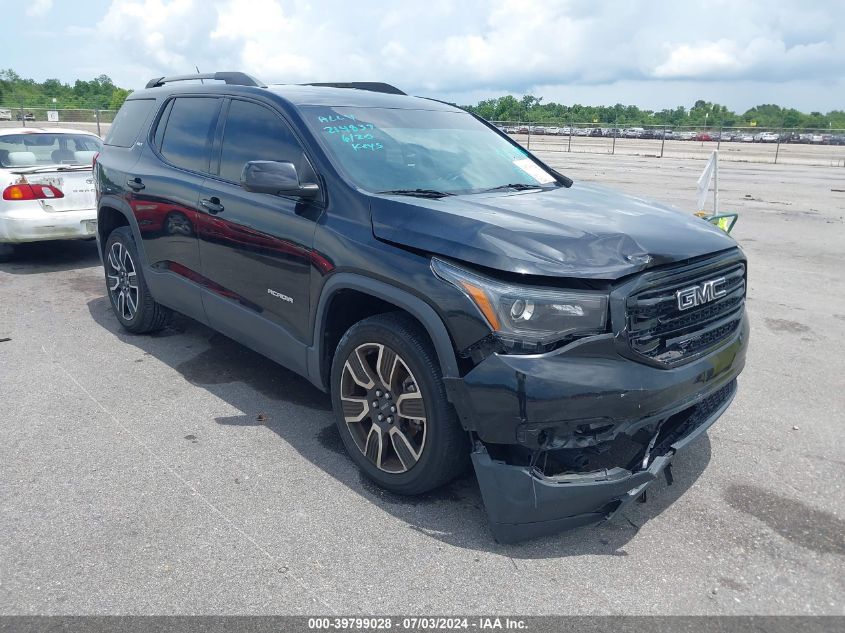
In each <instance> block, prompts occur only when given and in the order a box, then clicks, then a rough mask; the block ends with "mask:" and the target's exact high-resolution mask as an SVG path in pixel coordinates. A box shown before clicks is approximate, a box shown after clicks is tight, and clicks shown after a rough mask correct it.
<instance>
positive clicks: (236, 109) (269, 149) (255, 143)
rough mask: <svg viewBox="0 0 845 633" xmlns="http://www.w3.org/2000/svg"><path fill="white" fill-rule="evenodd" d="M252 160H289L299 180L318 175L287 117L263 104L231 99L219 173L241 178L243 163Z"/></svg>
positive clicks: (237, 180) (311, 180)
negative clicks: (297, 173)
mask: <svg viewBox="0 0 845 633" xmlns="http://www.w3.org/2000/svg"><path fill="white" fill-rule="evenodd" d="M251 160H278V161H282V160H284V161H290V162H292V163H293V164H294V165H296V169H297V171H298V172H299V179H300V181H302V182H313V181H314V179H315V178H314V173H313V171H312V169H311V166H310V165H309V163H308V161H307V160H306V158H305V153H304V152H303V151H302V147H301V146H300V144H299V141H297V140H296V138H295V137H294V135H293V132H291V130H290V128H289V127H288V125H287V124H286V123H285V122H284V121H282V120H281V119H280V118H279V117H278V116H277V115H276V114H275V113H273V112H272V111H270V110H269V109H267V108H265V107H263V106H260V105H257V104H255V103H250V102H248V101H232V103H231V105H230V106H229V114H228V116H227V118H226V129H225V130H224V132H223V147H222V151H221V155H220V177H221V178H225V179H226V180H231V181H234V182H239V181H240V179H241V172H242V171H243V168H244V164H245V163H247V162H249V161H251Z"/></svg>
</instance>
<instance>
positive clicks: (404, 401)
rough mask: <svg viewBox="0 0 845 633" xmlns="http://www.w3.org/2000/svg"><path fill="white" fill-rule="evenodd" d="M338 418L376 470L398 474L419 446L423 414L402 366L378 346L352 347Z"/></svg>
mask: <svg viewBox="0 0 845 633" xmlns="http://www.w3.org/2000/svg"><path fill="white" fill-rule="evenodd" d="M340 401H341V404H342V407H343V419H344V421H345V422H346V426H347V428H348V429H349V433H350V434H351V435H352V439H353V440H354V441H355V445H356V446H357V447H358V449H359V450H360V451H361V452H362V453H363V454H364V456H365V457H366V458H367V459H368V460H369V461H370V462H372V463H373V464H374V465H375V466H376V467H377V468H378V469H379V470H382V471H384V472H387V473H393V474H397V473H404V472H407V471H408V470H410V469H411V468H413V467H414V465H415V464H416V463H417V462H418V461H419V459H420V456H421V455H422V452H423V449H424V448H425V440H426V412H425V402H424V400H423V397H422V393H421V392H420V390H419V385H418V383H417V380H416V378H414V375H413V373H411V370H410V368H409V367H408V365H407V363H406V362H405V361H404V360H403V359H402V357H401V356H399V354H397V353H396V351H394V350H392V349H391V348H389V347H388V346H386V345H383V344H381V343H364V344H363V345H359V346H358V347H356V348H355V349H354V350H353V351H352V353H351V354H350V355H349V357H348V358H347V359H346V362H345V363H344V366H343V373H342V375H341V384H340Z"/></svg>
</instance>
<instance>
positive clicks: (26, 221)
mask: <svg viewBox="0 0 845 633" xmlns="http://www.w3.org/2000/svg"><path fill="white" fill-rule="evenodd" d="M102 146H103V144H102V141H101V140H100V138H99V137H98V136H96V135H95V134H92V133H90V132H83V131H80V130H69V129H62V128H50V129H46V128H32V127H27V128H7V129H0V190H2V192H3V196H2V199H0V259H4V258H6V259H7V258H9V257H11V255H12V253H13V249H14V245H15V244H20V243H23V242H40V241H44V240H66V239H86V238H92V237H94V236H95V234H96V230H97V209H96V204H95V197H94V178H93V173H92V165H93V162H94V158H95V157H96V155H97V153H98V152H99V151H100V149H101V148H102Z"/></svg>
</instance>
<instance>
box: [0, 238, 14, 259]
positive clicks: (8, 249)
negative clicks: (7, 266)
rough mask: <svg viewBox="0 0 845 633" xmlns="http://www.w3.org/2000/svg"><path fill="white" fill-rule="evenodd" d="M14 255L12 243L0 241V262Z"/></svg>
mask: <svg viewBox="0 0 845 633" xmlns="http://www.w3.org/2000/svg"><path fill="white" fill-rule="evenodd" d="M14 256H15V247H14V245H13V244H7V243H5V242H3V243H0V262H8V261H11V260H12V258H13V257H14Z"/></svg>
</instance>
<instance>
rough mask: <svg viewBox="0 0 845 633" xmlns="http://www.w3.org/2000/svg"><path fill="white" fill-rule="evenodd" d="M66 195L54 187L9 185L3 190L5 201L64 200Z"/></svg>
mask: <svg viewBox="0 0 845 633" xmlns="http://www.w3.org/2000/svg"><path fill="white" fill-rule="evenodd" d="M64 197H65V194H63V193H62V192H61V190H60V189H56V188H55V187H54V186H53V185H40V184H37V183H36V184H32V185H31V184H28V183H26V184H20V185H9V186H8V187H6V188H5V189H4V190H3V200H50V199H52V198H64Z"/></svg>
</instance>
